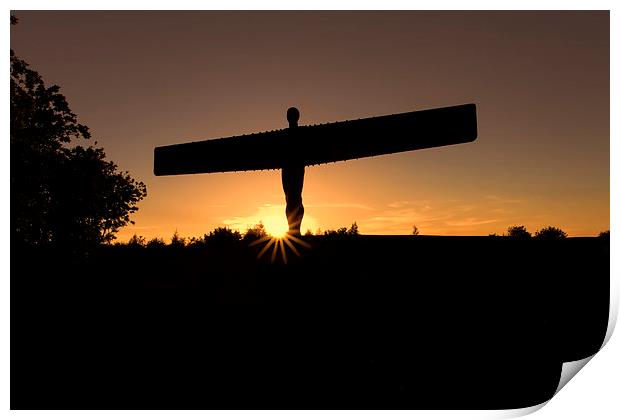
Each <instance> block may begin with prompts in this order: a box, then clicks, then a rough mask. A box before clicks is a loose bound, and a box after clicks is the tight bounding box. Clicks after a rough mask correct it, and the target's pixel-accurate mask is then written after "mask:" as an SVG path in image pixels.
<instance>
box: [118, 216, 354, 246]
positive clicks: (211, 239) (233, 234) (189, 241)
mask: <svg viewBox="0 0 620 420" xmlns="http://www.w3.org/2000/svg"><path fill="white" fill-rule="evenodd" d="M358 235H359V228H358V226H357V223H356V222H353V224H352V225H351V227H349V228H346V227H341V228H338V229H335V230H332V229H327V230H325V231H321V229H318V230H317V231H316V233H313V232H312V231H311V230H307V231H306V233H305V234H304V236H305V237H311V236H332V237H352V236H358ZM270 236H271V235H270V234H269V233H268V232H267V230H266V229H265V226H264V225H263V223H262V222H260V223H258V224H256V225H254V226H252V227H250V228H248V229H247V230H246V231H245V232H244V233H241V232H239V231H238V230H232V229H230V228H227V227H217V228H215V229H213V230H212V231H211V232H209V233H208V234H204V235H203V236H199V237H195V236H192V237H189V238H185V237H182V236H180V235H179V233H178V231H175V232H174V233H173V234H172V236H171V238H170V242H169V243H166V241H165V240H164V239H163V238H152V239H150V240H147V239H146V238H145V237H143V236H140V235H135V234H134V235H133V236H132V237H131V238H130V239H129V241H127V242H117V243H115V244H114V246H128V247H135V248H165V247H171V248H186V247H187V248H201V247H206V246H208V245H214V244H218V245H224V244H227V243H229V244H231V243H236V242H247V243H252V242H254V241H257V240H259V239H261V238H265V237H270Z"/></svg>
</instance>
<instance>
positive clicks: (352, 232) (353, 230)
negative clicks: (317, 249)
mask: <svg viewBox="0 0 620 420" xmlns="http://www.w3.org/2000/svg"><path fill="white" fill-rule="evenodd" d="M317 235H319V232H318V231H317ZM323 235H325V236H358V235H359V228H358V227H357V223H356V222H353V224H352V225H351V227H350V228H348V229H347V228H346V227H341V228H338V229H336V230H332V229H327V230H326V231H325V232H324V233H323Z"/></svg>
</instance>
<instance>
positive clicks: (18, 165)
mask: <svg viewBox="0 0 620 420" xmlns="http://www.w3.org/2000/svg"><path fill="white" fill-rule="evenodd" d="M14 22H16V19H14V18H13V17H12V18H11V23H12V24H14ZM10 89H11V116H10V118H11V143H10V144H11V180H10V186H11V240H12V242H14V243H16V244H24V245H30V246H45V245H54V246H61V247H71V248H82V247H85V246H89V245H95V244H99V243H102V242H110V241H111V240H113V239H115V237H116V236H115V234H116V233H117V232H118V230H119V229H120V228H121V227H122V226H125V225H127V224H128V223H133V222H132V221H131V220H130V215H131V214H132V213H134V212H135V211H137V210H138V208H137V207H136V204H137V203H138V202H139V201H140V200H142V199H143V198H144V197H145V196H146V186H145V185H144V184H143V183H142V182H137V181H135V180H134V179H133V178H132V177H131V176H130V175H129V174H128V173H127V172H119V171H118V170H117V166H116V164H114V162H111V161H110V162H108V161H106V160H105V158H106V156H105V153H104V151H103V149H101V148H97V147H93V146H88V147H83V146H75V147H70V146H69V143H70V142H71V141H72V140H80V139H82V140H87V139H89V138H90V132H89V129H88V127H87V126H85V125H83V124H80V123H79V122H78V120H77V116H76V115H75V114H74V113H73V112H71V109H70V108H69V105H68V104H67V101H66V99H65V97H64V96H63V95H62V94H60V93H59V92H60V88H59V87H58V86H55V85H54V86H51V87H47V86H45V83H44V82H43V79H42V78H41V76H40V75H39V74H38V73H37V72H36V71H34V70H32V69H31V68H30V67H29V65H28V63H26V62H25V61H24V60H22V59H20V58H18V57H17V56H16V55H15V52H14V51H13V50H11V88H10ZM94 144H95V145H96V142H95V143H94Z"/></svg>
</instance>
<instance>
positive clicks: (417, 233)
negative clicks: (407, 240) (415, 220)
mask: <svg viewBox="0 0 620 420" xmlns="http://www.w3.org/2000/svg"><path fill="white" fill-rule="evenodd" d="M411 234H412V235H413V236H418V235H419V234H420V230H419V229H418V227H417V226H416V225H413V230H412V231H411Z"/></svg>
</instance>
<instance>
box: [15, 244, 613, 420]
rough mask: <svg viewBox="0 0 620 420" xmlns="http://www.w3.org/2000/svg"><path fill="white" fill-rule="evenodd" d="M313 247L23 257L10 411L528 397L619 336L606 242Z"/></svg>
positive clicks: (18, 259) (411, 403)
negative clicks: (284, 253)
mask: <svg viewBox="0 0 620 420" xmlns="http://www.w3.org/2000/svg"><path fill="white" fill-rule="evenodd" d="M307 242H308V243H309V245H310V246H311V248H310V249H305V248H302V249H301V253H302V256H301V257H297V256H295V255H294V254H293V253H292V252H289V253H288V263H287V264H283V263H282V260H281V257H278V258H277V260H276V262H275V263H271V262H270V252H267V253H266V254H265V255H264V256H263V257H262V258H261V259H258V260H257V259H256V255H257V253H258V252H259V251H260V248H261V247H260V246H253V247H250V246H248V245H247V243H242V242H236V243H232V244H226V243H220V244H218V245H217V246H215V245H213V246H211V247H206V248H197V249H187V248H185V249H171V248H165V249H130V248H122V247H110V248H104V249H101V250H98V251H97V252H95V253H92V254H91V255H89V256H88V257H86V258H85V257H72V256H71V255H70V254H63V253H60V254H53V253H47V254H45V255H37V254H34V253H23V252H16V251H14V250H12V255H11V408H12V409H28V408H48V409H52V408H63V409H72V408H76V409H134V408H135V409H159V408H170V409H210V408H213V409H215V408H218V409H228V408H271V409H279V408H295V409H340V408H342V409H363V408H376V409H396V408H399V409H416V408H426V409H432V408H444V409H445V408H458V409H469V408H476V409H496V408H519V407H526V406H531V405H535V404H538V403H541V402H543V401H546V400H548V399H549V398H551V397H552V396H553V393H554V391H555V389H556V387H557V384H558V380H559V377H560V371H561V367H562V363H563V362H566V361H571V360H577V359H581V358H584V357H587V356H590V355H592V354H594V353H595V352H596V351H597V350H598V349H599V348H600V346H601V344H602V341H603V337H604V335H605V330H606V327H607V317H608V308H609V241H608V240H607V241H606V240H601V239H598V238H573V239H567V240H561V241H539V240H526V241H519V240H511V239H510V238H502V237H500V238H493V237H479V238H478V237H405V236H403V237H373V236H360V237H343V238H338V237H314V238H310V239H307ZM297 248H300V247H299V246H298V247H297Z"/></svg>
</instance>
